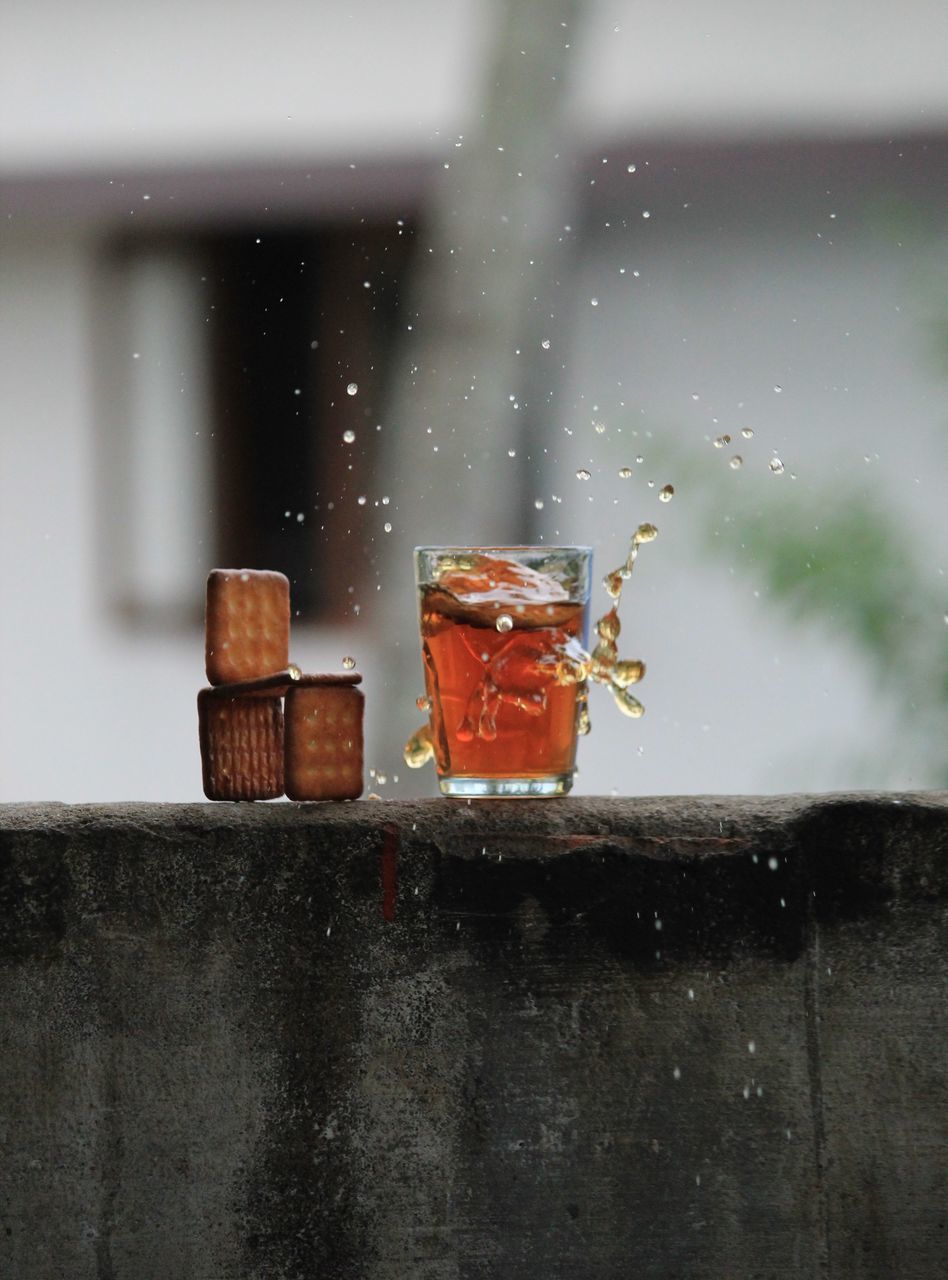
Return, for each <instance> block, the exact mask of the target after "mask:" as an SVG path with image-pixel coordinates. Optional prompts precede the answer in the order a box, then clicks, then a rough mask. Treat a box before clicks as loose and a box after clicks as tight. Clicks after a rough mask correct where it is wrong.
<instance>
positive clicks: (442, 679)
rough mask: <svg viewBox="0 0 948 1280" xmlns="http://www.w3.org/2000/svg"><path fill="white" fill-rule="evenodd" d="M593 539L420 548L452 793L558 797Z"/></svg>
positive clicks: (577, 701) (424, 622)
mask: <svg viewBox="0 0 948 1280" xmlns="http://www.w3.org/2000/svg"><path fill="white" fill-rule="evenodd" d="M591 569H592V552H591V550H590V548H589V547H417V548H416V550H415V576H416V580H417V583H418V594H419V605H420V610H421V645H422V655H423V659H424V666H425V684H426V689H427V696H428V702H429V704H430V717H431V736H432V742H433V745H434V751H435V762H436V764H437V769H438V781H439V785H440V788H441V791H442V793H443V794H444V795H448V796H559V795H565V794H566V792H567V791H569V789H570V787H571V786H572V785H573V772H574V770H575V767H576V738H577V728H578V721H579V718H580V712H581V708H582V707H583V705H584V699H585V683H584V680H585V674H586V669H587V668H586V663H587V661H588V659H587V655H586V652H585V645H586V636H587V631H588V604H589V585H590V573H591Z"/></svg>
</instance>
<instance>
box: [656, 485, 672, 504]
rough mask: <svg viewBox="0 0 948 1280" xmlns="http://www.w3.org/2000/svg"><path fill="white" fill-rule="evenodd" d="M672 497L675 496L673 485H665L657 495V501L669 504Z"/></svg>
mask: <svg viewBox="0 0 948 1280" xmlns="http://www.w3.org/2000/svg"><path fill="white" fill-rule="evenodd" d="M674 496H675V487H674V485H670V484H666V485H665V486H664V487H663V488H662V489H661V490H660V492H659V495H658V500H659V502H671V500H672V498H673V497H674Z"/></svg>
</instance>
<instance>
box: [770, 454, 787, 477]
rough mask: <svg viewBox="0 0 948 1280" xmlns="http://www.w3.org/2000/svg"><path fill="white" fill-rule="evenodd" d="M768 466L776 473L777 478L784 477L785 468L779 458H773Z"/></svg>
mask: <svg viewBox="0 0 948 1280" xmlns="http://www.w3.org/2000/svg"><path fill="white" fill-rule="evenodd" d="M767 465H768V466H769V467H770V469H771V471H772V472H773V473H774V475H775V476H782V475H783V471H784V467H783V463H782V462H781V461H780V459H779V458H777V457H774V458H771V459H770V461H769V462H768V464H767Z"/></svg>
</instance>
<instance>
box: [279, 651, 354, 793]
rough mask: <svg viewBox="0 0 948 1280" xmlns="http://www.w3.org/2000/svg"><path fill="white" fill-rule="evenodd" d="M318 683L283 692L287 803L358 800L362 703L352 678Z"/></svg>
mask: <svg viewBox="0 0 948 1280" xmlns="http://www.w3.org/2000/svg"><path fill="white" fill-rule="evenodd" d="M303 680H304V681H305V680H306V677H305V676H304V677H303ZM320 680H321V683H318V684H317V683H315V682H314V683H312V684H302V685H294V686H293V688H291V689H289V690H288V691H287V695H286V794H287V795H288V796H289V798H290V799H291V800H355V799H357V798H358V797H359V796H360V795H361V794H362V711H363V706H364V704H365V698H364V696H363V694H362V692H361V690H359V689H356V688H354V687H353V684H352V683H351V678H350V679H349V680H346V678H345V677H341V678H340V681H339V683H328V682H327V681H326V679H325V677H321V678H320ZM343 681H345V682H344V683H343Z"/></svg>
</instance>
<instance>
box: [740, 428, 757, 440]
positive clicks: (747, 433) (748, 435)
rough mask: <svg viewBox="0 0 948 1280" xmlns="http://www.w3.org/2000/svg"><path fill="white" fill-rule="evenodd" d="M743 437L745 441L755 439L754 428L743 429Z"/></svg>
mask: <svg viewBox="0 0 948 1280" xmlns="http://www.w3.org/2000/svg"><path fill="white" fill-rule="evenodd" d="M741 435H742V436H743V437H744V439H745V440H752V439H753V438H754V428H753V427H741Z"/></svg>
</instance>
